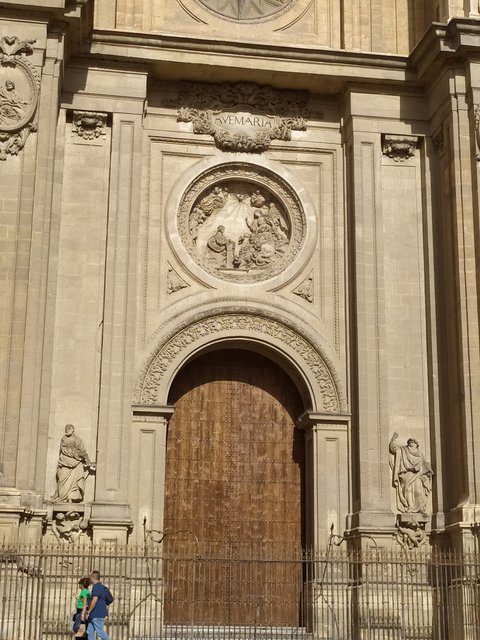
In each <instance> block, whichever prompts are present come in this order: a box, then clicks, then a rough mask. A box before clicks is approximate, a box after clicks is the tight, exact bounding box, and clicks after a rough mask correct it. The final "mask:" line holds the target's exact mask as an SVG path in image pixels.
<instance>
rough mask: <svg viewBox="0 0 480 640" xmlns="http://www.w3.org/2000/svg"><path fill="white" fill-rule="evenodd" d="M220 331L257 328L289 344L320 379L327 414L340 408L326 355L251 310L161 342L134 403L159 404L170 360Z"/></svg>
mask: <svg viewBox="0 0 480 640" xmlns="http://www.w3.org/2000/svg"><path fill="white" fill-rule="evenodd" d="M220 331H231V332H232V334H234V335H239V332H242V331H254V332H256V333H259V334H260V335H262V334H263V335H264V336H266V337H272V338H275V339H276V340H280V341H281V342H283V343H285V345H288V347H289V348H290V349H292V350H294V351H295V352H296V353H297V355H298V356H299V357H301V358H302V359H303V360H304V362H305V363H306V365H307V366H308V367H309V368H310V371H311V374H312V376H313V377H314V378H315V379H316V380H317V383H318V385H319V387H320V389H321V395H322V405H323V406H322V410H323V411H325V412H327V413H338V412H339V411H340V398H339V394H338V390H337V387H336V383H335V381H334V379H333V377H332V373H331V372H330V370H329V367H328V366H327V364H326V362H325V360H324V358H323V357H322V356H321V355H320V353H319V352H318V351H317V350H316V349H315V348H314V347H313V346H312V345H311V344H310V343H309V342H308V341H307V340H306V339H305V338H303V337H302V336H301V335H299V334H298V333H297V332H296V331H294V330H293V329H291V328H290V327H288V326H286V325H285V324H283V323H281V322H278V321H277V320H273V319H272V318H268V317H265V316H262V317H259V316H254V315H250V314H248V313H223V314H219V315H216V316H212V317H208V318H205V319H203V320H200V321H198V322H194V323H192V324H191V325H188V326H187V327H185V328H183V329H181V330H179V331H178V332H177V333H175V334H174V335H173V336H172V337H171V338H169V339H167V341H166V342H165V343H164V344H162V345H161V346H160V347H159V348H158V349H157V350H155V352H154V353H153V354H152V356H151V357H150V359H149V361H148V362H147V364H146V365H145V367H144V369H143V371H142V372H141V374H140V377H139V381H138V384H137V386H136V389H135V402H136V403H137V404H141V405H155V404H157V402H158V400H157V394H158V388H159V385H160V381H161V379H162V378H163V376H164V374H165V373H166V371H167V369H168V367H169V365H170V363H171V362H172V361H173V360H174V359H175V358H176V357H177V356H178V355H179V354H180V353H181V352H182V351H184V350H185V349H186V348H187V347H188V346H189V345H192V343H195V342H196V341H200V340H203V339H204V338H205V337H206V336H214V335H215V334H218V333H219V332H220Z"/></svg>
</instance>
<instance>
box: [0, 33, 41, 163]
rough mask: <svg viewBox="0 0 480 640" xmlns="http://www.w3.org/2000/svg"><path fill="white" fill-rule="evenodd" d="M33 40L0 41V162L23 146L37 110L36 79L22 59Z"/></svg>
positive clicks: (31, 129)
mask: <svg viewBox="0 0 480 640" xmlns="http://www.w3.org/2000/svg"><path fill="white" fill-rule="evenodd" d="M34 42H35V40H19V39H18V38H17V37H16V36H4V37H3V38H0V160H6V159H7V157H8V156H9V155H11V156H16V155H18V153H19V152H20V151H21V150H22V149H23V147H24V146H25V142H26V141H27V138H28V136H29V134H30V132H31V131H36V129H37V127H36V124H35V123H34V122H33V117H34V115H35V111H36V109H37V103H38V95H39V87H40V78H39V76H38V73H37V71H36V69H35V68H34V67H33V66H32V65H31V64H30V63H29V62H28V60H27V58H26V55H28V54H31V53H32V51H33V44H34Z"/></svg>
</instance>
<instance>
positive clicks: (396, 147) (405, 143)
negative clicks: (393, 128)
mask: <svg viewBox="0 0 480 640" xmlns="http://www.w3.org/2000/svg"><path fill="white" fill-rule="evenodd" d="M382 138H383V139H382V152H383V155H385V156H388V157H389V158H392V160H394V161H395V162H405V160H408V159H409V158H413V156H414V155H415V150H416V148H417V146H418V136H395V135H389V134H383V137H382Z"/></svg>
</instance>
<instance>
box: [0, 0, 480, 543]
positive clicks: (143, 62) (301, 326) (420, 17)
mask: <svg viewBox="0 0 480 640" xmlns="http://www.w3.org/2000/svg"><path fill="white" fill-rule="evenodd" d="M479 51H480V12H479V6H478V3H477V1H476V0H475V1H473V0H469V1H468V2H460V1H459V0H399V1H397V2H395V3H392V2H390V1H382V0H365V1H364V2H360V3H358V2H353V1H351V0H346V1H345V2H342V3H340V2H337V1H336V0H228V1H227V0H108V1H107V0H68V1H67V0H33V1H31V2H26V1H25V2H24V1H23V0H2V1H1V2H0V243H1V244H0V246H1V262H0V265H1V271H0V278H1V287H0V291H1V296H0V300H1V306H0V383H1V384H0V388H1V393H0V540H3V541H13V540H20V541H25V542H38V541H40V540H50V541H54V540H55V539H59V540H63V541H66V542H69V541H72V540H92V541H93V542H112V541H118V542H120V543H128V544H130V543H134V542H138V541H141V540H142V537H143V535H144V532H145V530H148V531H153V530H155V531H159V532H163V534H165V535H166V536H168V535H171V541H170V543H169V544H170V545H174V542H173V538H174V536H173V533H175V532H179V531H187V532H189V535H190V534H191V535H192V536H193V537H194V538H195V539H196V540H197V542H198V543H199V544H202V545H206V546H210V547H212V548H213V547H216V548H221V547H222V545H226V544H231V543H232V542H236V543H238V544H244V545H252V544H257V545H263V544H271V545H273V546H275V545H277V546H278V547H279V548H280V547H281V548H284V547H285V545H289V544H291V545H293V546H295V547H297V548H302V547H303V548H304V547H315V548H322V547H324V546H325V545H327V543H328V540H329V536H331V532H332V531H333V533H334V534H335V535H336V536H339V537H341V538H345V539H346V540H347V543H349V544H351V545H353V546H355V545H359V546H360V547H361V546H362V545H363V544H367V545H369V544H371V543H372V540H373V541H374V542H375V544H377V545H382V546H383V547H387V548H389V547H391V548H396V547H398V548H400V547H403V548H405V549H407V550H411V549H414V548H417V547H425V545H426V547H425V548H428V546H435V545H438V546H440V547H442V548H445V547H450V548H455V549H458V550H461V551H465V550H468V549H472V548H474V546H475V545H476V543H477V540H478V531H479V527H480V524H479V523H480V493H479V492H480V474H479V473H478V458H479V456H480V424H479V420H478V416H479V412H478V411H477V410H476V409H475V407H477V406H479V405H480V393H479V392H480V386H479V385H480V359H479V347H480V344H479V342H480V323H479V300H478V287H479V279H478V272H477V262H478V256H479V240H480V237H479V233H480V229H479V218H478V213H479V181H478V176H479V169H478V166H479V165H478V161H479V157H480V147H479V142H480V134H479V122H480V62H479V55H478V53H479ZM477 403H479V404H478V405H477ZM330 539H331V538H330Z"/></svg>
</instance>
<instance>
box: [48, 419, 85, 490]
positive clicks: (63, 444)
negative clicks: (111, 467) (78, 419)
mask: <svg viewBox="0 0 480 640" xmlns="http://www.w3.org/2000/svg"><path fill="white" fill-rule="evenodd" d="M94 469H95V465H94V464H93V463H92V462H91V461H90V458H89V457H88V453H87V450H86V448H85V445H84V443H83V440H82V439H81V438H79V437H78V436H76V435H75V427H74V426H73V425H72V424H67V425H66V426H65V435H64V436H63V438H62V439H61V441H60V453H59V456H58V463H57V490H56V492H55V495H54V496H53V502H82V500H83V496H84V493H85V481H86V479H87V476H88V474H89V472H90V471H94Z"/></svg>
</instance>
